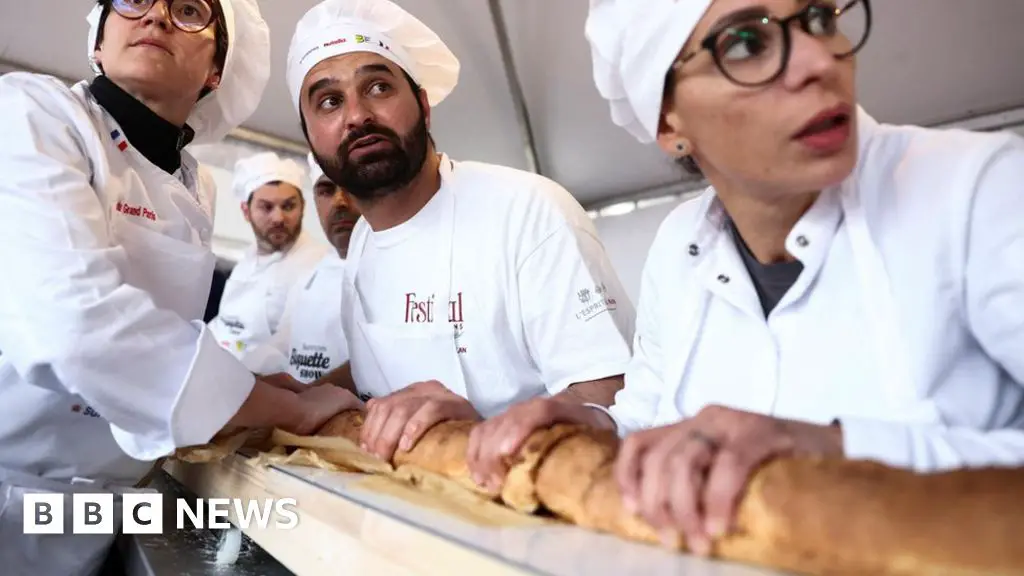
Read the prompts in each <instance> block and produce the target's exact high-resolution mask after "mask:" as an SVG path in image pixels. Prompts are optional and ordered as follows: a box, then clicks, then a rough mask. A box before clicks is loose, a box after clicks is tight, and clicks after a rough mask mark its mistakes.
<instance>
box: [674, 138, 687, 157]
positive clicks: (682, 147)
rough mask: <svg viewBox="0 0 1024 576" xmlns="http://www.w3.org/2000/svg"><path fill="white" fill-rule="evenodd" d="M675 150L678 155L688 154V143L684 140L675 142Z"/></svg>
mask: <svg viewBox="0 0 1024 576" xmlns="http://www.w3.org/2000/svg"><path fill="white" fill-rule="evenodd" d="M676 152H678V153H679V155H680V156H686V155H688V154H689V153H690V146H689V144H688V143H687V142H686V141H684V140H680V141H679V142H676Z"/></svg>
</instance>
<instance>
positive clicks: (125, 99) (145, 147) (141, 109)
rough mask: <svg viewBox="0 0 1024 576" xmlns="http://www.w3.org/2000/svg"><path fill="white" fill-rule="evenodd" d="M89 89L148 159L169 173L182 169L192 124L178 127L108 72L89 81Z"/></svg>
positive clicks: (129, 139) (133, 144) (125, 135)
mask: <svg viewBox="0 0 1024 576" xmlns="http://www.w3.org/2000/svg"><path fill="white" fill-rule="evenodd" d="M89 91H90V92H92V95H93V97H94V98H96V101H97V102H99V103H100V106H103V108H104V109H105V110H106V111H107V113H109V114H110V115H111V116H113V117H114V120H116V121H117V123H118V125H120V126H121V130H123V131H124V137H125V139H127V140H128V142H130V143H131V145H132V146H134V147H135V149H136V150H138V151H139V152H140V153H141V154H142V155H143V156H145V157H146V159H147V160H149V161H150V162H152V163H153V164H154V165H156V166H157V167H159V168H160V169H161V170H163V171H164V172H167V173H168V174H174V173H175V172H177V171H178V168H180V167H181V149H182V148H184V147H185V146H186V145H187V144H188V143H189V142H191V141H192V139H193V138H194V137H195V132H194V131H193V130H192V128H190V127H189V126H187V125H186V126H185V127H184V128H178V127H177V126H175V125H174V124H171V123H170V122H168V121H167V120H164V119H163V118H161V117H160V116H158V115H157V114H156V112H153V111H152V110H150V109H149V108H147V107H146V105H145V104H143V103H142V102H139V101H138V100H136V99H135V98H134V97H133V96H132V95H131V94H129V93H127V92H125V91H124V90H122V89H121V87H120V86H118V85H117V84H114V83H113V82H112V81H111V80H110V79H109V78H107V77H106V76H97V77H96V78H95V79H94V80H93V81H92V83H91V84H89Z"/></svg>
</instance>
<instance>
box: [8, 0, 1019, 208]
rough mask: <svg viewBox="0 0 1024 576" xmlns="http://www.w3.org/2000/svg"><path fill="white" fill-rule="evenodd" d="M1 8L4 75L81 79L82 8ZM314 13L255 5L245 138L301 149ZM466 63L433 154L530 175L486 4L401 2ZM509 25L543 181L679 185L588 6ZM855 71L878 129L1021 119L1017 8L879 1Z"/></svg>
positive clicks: (292, 0) (994, 1) (1014, 4)
mask: <svg viewBox="0 0 1024 576" xmlns="http://www.w3.org/2000/svg"><path fill="white" fill-rule="evenodd" d="M59 4H60V6H59V7H58V6H57V5H55V4H54V3H53V2H25V1H24V0H0V14H2V15H3V16H2V18H0V61H3V63H5V64H6V67H7V68H11V67H26V68H29V69H34V70H40V71H46V72H50V73H54V74H57V75H60V76H62V77H65V78H68V79H72V80H73V79H79V78H83V77H86V76H87V75H88V74H89V69H88V65H87V61H86V57H85V44H86V41H85V37H86V25H85V22H84V16H85V14H86V13H87V11H88V8H89V7H90V6H91V2H87V1H85V0H62V1H61V2H60V3H59ZM313 4H315V0H261V1H260V5H261V6H262V8H263V11H264V15H265V16H266V18H267V20H268V22H269V23H270V25H271V28H272V31H273V32H272V34H273V39H272V41H273V49H274V54H273V61H272V67H273V79H272V83H271V86H270V87H269V88H268V90H267V93H266V95H265V97H264V100H263V103H262V105H261V106H260V108H259V110H258V111H257V112H256V114H255V115H254V116H253V117H252V119H251V120H250V121H249V122H248V123H247V124H246V128H248V129H250V130H253V131H257V132H260V133H265V134H269V135H273V136H277V137H280V138H283V139H286V140H289V141H293V142H296V143H299V144H301V143H302V134H301V131H300V130H299V127H298V122H297V119H296V117H295V114H294V112H293V109H292V107H291V105H290V104H289V102H288V95H287V89H286V87H285V85H284V81H283V76H284V62H285V54H286V51H287V48H288V43H289V40H290V36H291V32H292V29H293V27H294V25H295V23H296V22H297V21H298V19H299V17H300V16H301V15H302V14H303V13H304V12H305V11H306V10H307V9H308V8H309V7H310V6H312V5H313ZM399 4H401V5H402V6H404V7H405V8H406V9H408V10H409V11H411V12H412V13H414V14H415V15H417V16H418V17H419V18H421V19H422V20H423V21H424V22H426V23H427V24H428V25H430V26H431V27H433V28H434V29H435V30H436V31H437V32H438V34H440V35H441V36H442V37H443V38H445V40H446V41H447V42H448V43H449V45H450V47H451V48H452V50H453V51H454V52H455V53H456V55H458V56H459V58H460V59H461V60H462V65H463V68H462V69H463V73H462V79H461V83H460V85H459V87H458V88H457V89H456V91H455V93H454V94H453V95H452V96H451V97H450V99H449V100H447V101H446V102H444V103H443V104H442V105H441V106H440V107H438V109H437V110H436V111H435V112H434V122H433V131H434V136H435V138H436V139H437V141H438V143H439V145H440V146H441V148H442V149H444V150H445V151H447V152H449V153H450V154H451V155H452V156H453V157H455V158H459V159H474V160H482V161H488V162H495V163H500V164H505V165H508V166H514V167H518V168H527V167H528V162H527V153H526V152H525V150H526V145H525V144H524V139H523V136H522V130H521V123H520V122H519V116H518V115H517V107H516V105H515V104H516V101H515V99H514V98H513V96H512V95H511V90H510V85H509V82H508V79H507V76H506V70H505V67H504V64H503V62H504V60H503V57H502V52H501V49H500V47H499V41H498V35H497V34H496V31H495V30H496V29H495V25H494V20H493V17H492V13H491V4H492V2H489V1H488V0H399ZM494 4H498V5H500V9H501V12H502V14H503V16H504V20H505V23H506V25H507V35H508V38H509V43H510V47H511V56H512V61H513V62H514V64H515V68H516V72H517V76H518V78H519V80H520V82H521V85H522V91H523V95H524V103H525V109H526V111H527V115H528V116H529V119H530V125H531V126H532V131H533V135H534V138H535V147H536V150H537V153H538V164H539V167H540V169H541V171H542V172H543V173H544V174H546V175H548V176H550V177H552V178H554V179H556V180H558V181H559V182H561V183H562V184H563V185H565V186H566V187H567V188H569V189H570V190H571V191H572V192H573V193H574V194H575V195H576V196H577V198H579V200H580V201H581V202H583V203H584V204H594V203H600V202H602V201H607V200H608V199H609V198H613V197H617V196H622V195H627V194H630V193H634V192H638V191H641V190H645V189H649V188H656V187H660V186H665V185H671V184H673V183H677V182H678V181H679V178H680V176H679V174H678V172H677V171H676V169H675V168H674V167H673V166H672V165H671V164H670V163H669V162H667V161H665V160H664V159H663V158H662V157H661V155H660V154H659V153H658V152H657V151H656V150H655V149H653V148H650V147H643V146H641V145H639V144H637V143H636V142H635V141H633V140H631V139H630V137H629V136H628V135H627V134H626V133H625V132H623V131H621V130H619V129H617V128H615V127H614V126H613V125H612V123H611V121H610V119H609V117H608V111H607V107H606V106H605V104H604V102H603V101H602V100H601V99H600V97H599V96H598V95H597V92H596V90H595V88H594V86H593V83H592V80H591V71H590V57H589V52H588V49H587V45H586V41H585V39H584V37H583V22H584V18H585V15H586V10H587V4H588V2H587V1H586V0H501V1H500V2H499V1H497V0H495V2H494ZM873 5H874V11H875V13H876V18H875V22H876V24H875V29H874V32H873V36H872V40H871V42H870V43H869V45H868V46H867V47H866V48H865V50H864V51H863V52H862V55H861V58H860V62H859V92H860V99H861V103H862V104H863V105H864V107H865V108H866V109H867V110H868V111H869V112H871V113H872V114H873V115H874V116H876V117H877V118H878V119H880V120H884V121H890V122H906V123H921V124H934V123H940V122H946V121H951V120H955V119H959V118H963V117H968V116H971V115H974V114H981V113H987V112H993V111H998V110H1003V109H1008V108H1014V107H1019V106H1024V73H1021V70H1020V62H1019V59H1020V58H1021V56H1022V55H1024V34H1021V33H1020V24H1021V22H1024V1H1021V0H977V1H972V2H965V1H963V0H875V2H874V4H873Z"/></svg>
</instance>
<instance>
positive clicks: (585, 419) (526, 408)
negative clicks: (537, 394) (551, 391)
mask: <svg viewBox="0 0 1024 576" xmlns="http://www.w3.org/2000/svg"><path fill="white" fill-rule="evenodd" d="M559 422H564V423H570V424H582V425H584V426H591V427H594V428H607V427H608V426H609V425H610V424H611V421H610V420H609V419H608V417H607V416H605V415H604V414H603V413H601V412H600V411H598V410H595V409H593V408H590V407H587V406H583V405H582V404H579V403H575V402H568V401H563V400H558V399H556V398H553V397H544V398H533V399H530V400H526V401H525V402H520V403H519V404H516V405H514V406H512V407H511V408H509V409H508V410H506V411H505V412H504V413H502V414H500V415H498V416H495V417H493V418H489V419H487V420H486V421H484V422H481V423H480V424H477V425H476V426H474V427H473V430H472V432H470V434H469V446H468V448H467V451H466V461H467V464H468V465H469V471H470V472H471V473H472V475H473V481H474V482H476V483H477V484H478V485H480V486H481V487H483V488H486V489H487V490H488V491H489V492H491V493H494V494H497V493H498V492H500V491H501V488H502V485H503V484H504V483H505V476H506V475H507V474H508V469H509V460H510V459H511V458H512V457H513V456H514V455H516V454H518V453H519V450H520V449H521V448H522V446H523V443H524V442H526V439H527V438H529V437H530V435H531V434H533V433H534V432H535V431H537V430H539V429H541V428H544V427H546V426H551V425H552V424H556V423H559Z"/></svg>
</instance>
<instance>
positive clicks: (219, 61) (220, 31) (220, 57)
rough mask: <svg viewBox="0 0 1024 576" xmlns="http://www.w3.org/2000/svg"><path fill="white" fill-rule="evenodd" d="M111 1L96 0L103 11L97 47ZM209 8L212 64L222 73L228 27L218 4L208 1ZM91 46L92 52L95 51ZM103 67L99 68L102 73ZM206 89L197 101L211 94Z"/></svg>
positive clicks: (204, 88) (225, 57)
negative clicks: (211, 16) (212, 35)
mask: <svg viewBox="0 0 1024 576" xmlns="http://www.w3.org/2000/svg"><path fill="white" fill-rule="evenodd" d="M112 1H113V0H96V4H98V5H99V6H100V7H101V8H102V9H103V11H102V12H101V13H100V22H99V26H98V29H97V31H96V46H99V45H100V44H101V43H102V42H103V29H104V27H105V26H106V24H107V16H110V10H111V6H110V5H111V2H112ZM210 6H211V7H212V8H213V26H214V28H213V31H214V41H215V42H216V43H217V44H216V48H215V50H214V53H213V63H214V65H216V66H217V70H219V71H220V72H222V73H223V72H224V64H225V62H226V61H227V58H228V42H229V38H228V27H227V24H226V22H225V20H224V10H223V9H222V8H221V6H220V2H217V1H216V0H210ZM96 46H93V50H95V49H96ZM102 69H103V67H102V66H100V70H101V71H102ZM212 91H213V90H211V89H210V88H208V87H205V86H204V87H203V89H202V91H200V92H199V98H198V100H202V99H203V97H204V96H206V95H207V94H209V93H210V92H212Z"/></svg>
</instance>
